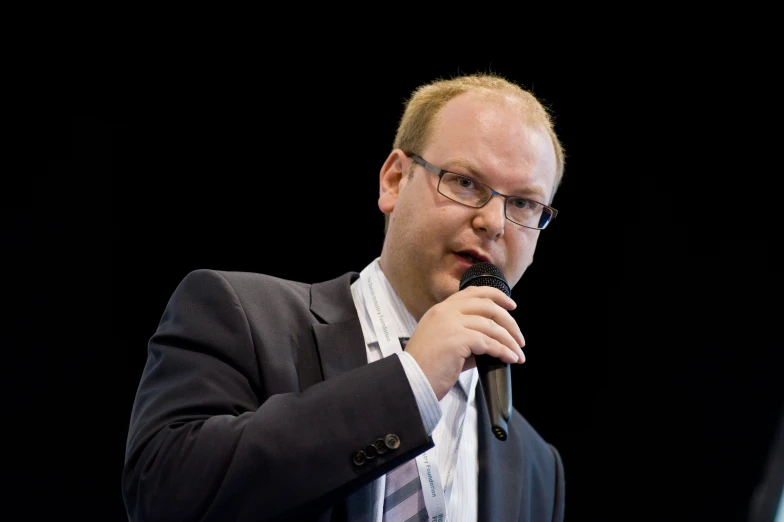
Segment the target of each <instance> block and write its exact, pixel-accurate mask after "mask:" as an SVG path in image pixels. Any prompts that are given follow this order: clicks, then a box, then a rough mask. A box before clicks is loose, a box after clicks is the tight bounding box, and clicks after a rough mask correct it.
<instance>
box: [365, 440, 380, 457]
mask: <svg viewBox="0 0 784 522" xmlns="http://www.w3.org/2000/svg"><path fill="white" fill-rule="evenodd" d="M377 455H378V451H377V450H376V447H375V446H374V445H373V444H368V445H367V446H365V457H366V458H367V459H368V460H372V459H374V458H376V456H377Z"/></svg>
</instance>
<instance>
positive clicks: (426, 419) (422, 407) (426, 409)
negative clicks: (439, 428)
mask: <svg viewBox="0 0 784 522" xmlns="http://www.w3.org/2000/svg"><path fill="white" fill-rule="evenodd" d="M397 355H398V357H399V358H400V362H401V364H402V365H403V370H404V371H405V372H406V377H408V382H409V384H410V385H411V390H412V391H413V392H414V397H415V398H416V402H417V406H419V414H420V415H421V416H422V423H423V424H424V425H425V430H427V434H428V435H431V434H432V433H433V430H434V429H435V428H436V424H438V421H439V420H441V406H439V404H438V399H437V398H436V394H435V392H434V391H433V388H431V387H430V383H429V382H428V380H427V377H425V374H424V372H423V371H422V368H420V367H419V364H417V362H416V361H415V360H414V358H413V357H411V354H408V353H406V352H399V353H398V354H397Z"/></svg>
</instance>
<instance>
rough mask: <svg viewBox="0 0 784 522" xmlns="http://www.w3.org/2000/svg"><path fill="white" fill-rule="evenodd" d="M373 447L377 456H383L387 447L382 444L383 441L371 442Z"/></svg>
mask: <svg viewBox="0 0 784 522" xmlns="http://www.w3.org/2000/svg"><path fill="white" fill-rule="evenodd" d="M373 447H374V448H376V452H377V453H378V454H379V455H383V454H384V453H386V452H387V445H386V444H385V443H384V439H376V440H375V442H373Z"/></svg>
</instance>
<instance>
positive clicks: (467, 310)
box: [455, 298, 525, 346]
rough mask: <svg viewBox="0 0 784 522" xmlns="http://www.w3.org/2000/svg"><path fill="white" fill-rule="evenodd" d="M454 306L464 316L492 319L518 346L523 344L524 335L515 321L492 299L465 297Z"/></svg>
mask: <svg viewBox="0 0 784 522" xmlns="http://www.w3.org/2000/svg"><path fill="white" fill-rule="evenodd" d="M455 306H457V307H458V310H459V311H460V312H461V313H462V314H463V315H464V316H466V317H467V316H477V317H484V318H486V319H490V320H492V321H494V322H495V323H497V324H498V325H500V326H501V327H503V328H504V329H505V330H507V331H508V332H509V334H511V335H512V337H513V338H514V340H515V343H516V344H517V345H518V346H525V337H524V336H523V332H522V331H521V330H520V326H519V325H518V324H517V321H515V320H514V318H513V317H512V316H511V315H510V314H509V312H508V311H507V310H505V309H504V308H502V307H500V306H498V305H497V304H496V303H495V302H494V301H492V300H490V299H487V298H483V299H466V300H463V301H460V302H458V303H455Z"/></svg>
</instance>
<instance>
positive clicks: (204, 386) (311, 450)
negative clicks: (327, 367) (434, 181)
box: [122, 270, 432, 522]
mask: <svg viewBox="0 0 784 522" xmlns="http://www.w3.org/2000/svg"><path fill="white" fill-rule="evenodd" d="M266 298H267V296H265V295H263V294H261V295H259V299H266ZM258 320H259V319H258V318H254V321H258ZM262 320H263V318H262ZM275 322H276V324H274V325H271V328H273V329H275V330H276V331H278V330H279V331H281V332H283V335H279V336H277V337H279V338H280V341H279V343H278V345H275V344H276V343H273V342H271V341H269V340H268V339H270V338H271V337H270V336H265V337H264V338H263V339H264V341H263V342H264V343H266V344H267V345H264V346H259V345H258V344H257V343H259V342H260V341H259V339H258V337H257V336H254V335H252V333H251V320H250V319H249V318H248V317H247V316H246V311H245V309H244V307H243V306H242V304H241V300H240V299H239V298H238V297H237V294H236V292H235V291H234V289H233V288H232V286H231V285H230V284H229V282H228V281H227V280H226V279H225V278H224V277H223V276H221V275H220V274H219V273H217V272H214V271H208V270H199V271H195V272H192V273H190V274H189V275H188V276H186V278H185V279H184V280H183V281H182V282H181V283H180V285H179V286H178V287H177V289H176V290H175V292H174V293H173V295H172V297H171V299H170V300H169V303H168V305H167V307H166V309H165V311H164V314H163V317H162V319H161V322H160V324H159V326H158V328H157V330H156V332H155V333H154V335H153V336H152V337H151V339H150V342H149V345H148V354H147V362H146V365H145V367H144V370H143V372H142V376H141V380H140V383H139V387H138V390H137V394H136V398H135V401H134V404H133V410H132V413H131V420H130V426H129V432H128V440H127V446H126V457H125V465H124V468H123V475H122V492H123V498H124V501H125V504H126V508H127V511H128V516H129V519H130V520H132V521H137V522H148V521H164V520H165V521H167V522H177V521H192V520H193V521H195V520H199V521H213V520H216V521H217V520H221V521H224V520H232V521H245V520H248V521H250V520H253V521H266V520H284V519H300V520H305V519H307V518H309V517H311V516H315V514H317V513H319V512H322V511H324V510H327V509H329V508H330V507H331V506H333V505H335V504H337V503H339V502H341V501H342V499H343V498H344V497H345V496H346V495H348V494H350V493H352V492H353V491H356V490H357V489H359V488H360V487H362V486H364V485H366V484H368V483H369V482H371V481H372V480H374V479H375V478H377V477H379V476H380V475H382V474H384V473H386V472H387V471H388V470H390V469H392V468H394V467H395V466H397V465H399V464H400V463H402V462H403V461H405V460H408V459H410V458H412V457H413V456H415V455H417V454H419V453H421V452H423V451H425V450H427V449H428V448H429V447H431V446H432V440H431V439H430V437H429V436H428V434H427V433H426V431H425V429H424V427H423V425H422V420H421V417H420V415H419V411H418V408H417V405H416V401H415V398H414V395H413V393H412V392H411V389H410V386H409V385H408V381H407V379H406V376H405V372H404V371H403V368H402V366H401V364H400V361H399V359H398V358H397V357H388V358H386V359H382V360H381V361H378V362H375V363H372V364H366V365H362V366H360V367H358V368H356V369H354V370H351V371H349V372H347V373H345V374H342V375H340V376H338V377H335V378H332V379H328V380H326V381H323V382H319V383H317V384H314V385H313V386H311V387H309V388H307V389H306V390H304V391H299V390H297V389H293V390H291V391H287V392H282V393H267V389H268V388H267V387H266V383H265V382H264V376H265V371H267V370H265V368H264V367H262V362H264V361H274V366H275V371H278V372H281V371H282V372H291V373H293V374H295V373H296V371H295V370H294V366H295V363H296V361H295V358H296V356H295V354H294V352H293V351H292V350H291V349H289V348H288V347H287V334H286V333H285V332H286V329H287V328H289V327H287V326H286V325H281V324H278V323H279V321H275ZM294 323H296V321H294V322H293V323H292V324H294ZM298 328H300V329H301V326H300V327H298ZM307 333H308V335H312V334H311V333H310V332H307ZM295 334H296V335H301V332H288V336H289V337H292V336H294V335H295ZM264 364H267V362H264ZM388 434H393V435H394V436H395V437H396V438H397V439H398V440H399V446H398V447H397V448H393V449H389V448H387V451H385V452H384V453H382V454H379V455H378V456H377V457H375V458H373V459H366V461H365V462H364V463H363V464H361V465H357V464H356V463H355V462H354V460H353V458H352V456H353V455H354V454H355V452H357V450H360V449H363V448H366V447H367V446H368V445H370V444H372V443H374V442H375V441H378V439H383V438H384V437H385V436H386V435H388ZM390 440H391V441H394V437H393V438H392V439H390ZM393 446H394V444H393ZM371 453H372V452H371Z"/></svg>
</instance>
